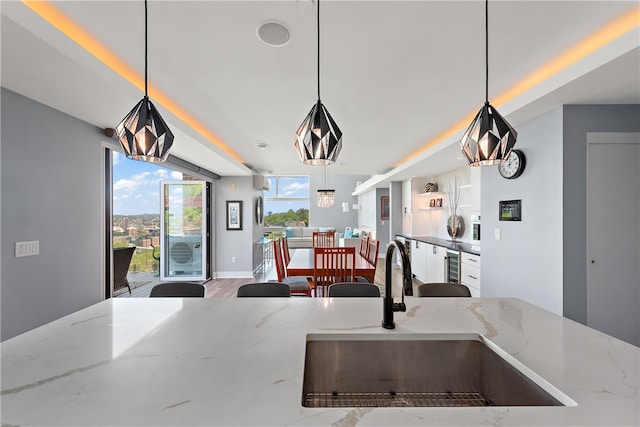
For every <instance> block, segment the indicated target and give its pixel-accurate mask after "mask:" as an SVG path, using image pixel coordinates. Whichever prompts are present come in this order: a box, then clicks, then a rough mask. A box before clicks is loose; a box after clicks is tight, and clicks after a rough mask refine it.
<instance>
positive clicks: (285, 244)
mask: <svg viewBox="0 0 640 427" xmlns="http://www.w3.org/2000/svg"><path fill="white" fill-rule="evenodd" d="M282 257H283V258H284V265H285V266H286V265H288V264H289V261H291V252H290V251H289V239H287V236H282Z"/></svg>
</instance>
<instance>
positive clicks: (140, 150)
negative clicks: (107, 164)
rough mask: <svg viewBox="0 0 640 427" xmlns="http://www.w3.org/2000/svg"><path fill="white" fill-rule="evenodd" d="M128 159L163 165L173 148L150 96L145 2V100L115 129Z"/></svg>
mask: <svg viewBox="0 0 640 427" xmlns="http://www.w3.org/2000/svg"><path fill="white" fill-rule="evenodd" d="M116 134H117V135H118V139H119V140H120V144H121V145H122V148H123V149H124V153H125V155H126V156H127V157H128V158H130V159H133V160H141V161H145V162H163V161H165V160H166V159H167V157H168V156H169V149H170V148H171V145H173V133H172V132H171V130H170V129H169V127H168V126H167V124H166V123H165V121H164V120H163V119H162V117H161V116H160V113H159V112H158V110H157V109H156V107H155V106H154V105H153V103H152V102H151V100H150V99H149V95H148V87H147V0H145V1H144V98H142V100H141V101H140V102H138V103H137V104H136V106H135V107H133V109H132V110H131V111H129V114H127V115H126V117H125V118H124V119H122V121H121V122H120V124H119V125H118V126H116Z"/></svg>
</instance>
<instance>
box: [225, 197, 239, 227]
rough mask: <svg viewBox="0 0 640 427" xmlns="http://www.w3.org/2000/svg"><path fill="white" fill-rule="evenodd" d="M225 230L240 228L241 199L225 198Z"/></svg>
mask: <svg viewBox="0 0 640 427" xmlns="http://www.w3.org/2000/svg"><path fill="white" fill-rule="evenodd" d="M227 230H242V200H227Z"/></svg>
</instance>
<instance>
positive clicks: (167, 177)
mask: <svg viewBox="0 0 640 427" xmlns="http://www.w3.org/2000/svg"><path fill="white" fill-rule="evenodd" d="M181 180H182V173H180V172H176V171H172V170H170V169H167V168H164V167H162V166H158V165H157V164H155V163H148V162H141V161H138V160H131V159H127V158H126V156H125V155H124V154H120V153H117V152H114V153H113V213H114V215H139V214H148V213H150V214H156V215H159V214H160V181H181Z"/></svg>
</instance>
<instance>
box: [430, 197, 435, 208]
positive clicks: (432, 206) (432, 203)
mask: <svg viewBox="0 0 640 427" xmlns="http://www.w3.org/2000/svg"><path fill="white" fill-rule="evenodd" d="M429 207H430V208H435V207H436V199H431V200H429Z"/></svg>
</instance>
